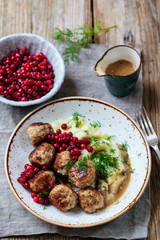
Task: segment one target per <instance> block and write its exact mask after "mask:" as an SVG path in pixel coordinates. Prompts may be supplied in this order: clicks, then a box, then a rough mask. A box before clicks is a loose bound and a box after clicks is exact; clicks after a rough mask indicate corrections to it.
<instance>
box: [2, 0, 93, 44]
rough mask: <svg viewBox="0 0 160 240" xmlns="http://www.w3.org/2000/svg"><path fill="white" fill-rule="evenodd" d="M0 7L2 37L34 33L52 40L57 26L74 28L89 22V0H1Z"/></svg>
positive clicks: (90, 18) (90, 19)
mask: <svg viewBox="0 0 160 240" xmlns="http://www.w3.org/2000/svg"><path fill="white" fill-rule="evenodd" d="M0 9H1V16H0V19H1V23H0V24H1V29H0V36H1V37H3V36H6V35H9V34H13V33H34V34H38V35H40V36H42V37H44V38H46V39H49V40H52V37H51V34H52V33H53V31H54V29H55V28H56V27H59V28H61V29H65V28H66V27H69V28H71V29H73V28H75V27H77V26H81V25H82V24H84V23H89V24H91V23H92V16H91V6H90V0H87V1H85V0H78V1H77V0H73V1H70V0H66V1H64V0H59V1H56V0H36V1H32V0H23V1H22V0H9V1H6V0H1V1H0ZM75 19H76V21H75Z"/></svg>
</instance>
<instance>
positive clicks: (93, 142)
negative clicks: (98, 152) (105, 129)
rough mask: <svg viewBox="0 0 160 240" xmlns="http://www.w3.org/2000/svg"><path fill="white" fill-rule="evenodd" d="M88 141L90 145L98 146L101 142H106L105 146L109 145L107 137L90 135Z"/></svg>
mask: <svg viewBox="0 0 160 240" xmlns="http://www.w3.org/2000/svg"><path fill="white" fill-rule="evenodd" d="M90 141H91V145H92V147H99V146H100V145H102V144H106V145H107V146H109V145H110V143H109V142H108V141H109V140H108V138H105V139H101V138H98V137H94V136H92V137H91V138H90Z"/></svg>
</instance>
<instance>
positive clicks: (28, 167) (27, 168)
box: [24, 164, 32, 171]
mask: <svg viewBox="0 0 160 240" xmlns="http://www.w3.org/2000/svg"><path fill="white" fill-rule="evenodd" d="M24 168H25V169H26V171H29V170H31V169H32V166H31V165H29V164H26V165H25V166H24Z"/></svg>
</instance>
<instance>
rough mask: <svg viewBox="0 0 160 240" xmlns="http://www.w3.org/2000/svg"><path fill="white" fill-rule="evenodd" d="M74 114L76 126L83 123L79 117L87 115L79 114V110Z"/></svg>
mask: <svg viewBox="0 0 160 240" xmlns="http://www.w3.org/2000/svg"><path fill="white" fill-rule="evenodd" d="M72 116H73V118H72V120H73V121H75V127H79V126H80V125H81V123H82V122H81V121H80V119H79V117H81V118H84V117H85V116H83V115H81V114H79V113H78V112H75V113H73V114H72Z"/></svg>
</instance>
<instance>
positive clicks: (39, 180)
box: [28, 170, 55, 192]
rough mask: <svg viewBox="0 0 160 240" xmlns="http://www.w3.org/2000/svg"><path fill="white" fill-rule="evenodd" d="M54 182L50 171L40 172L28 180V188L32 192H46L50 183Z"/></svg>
mask: <svg viewBox="0 0 160 240" xmlns="http://www.w3.org/2000/svg"><path fill="white" fill-rule="evenodd" d="M52 181H55V176H54V173H53V172H51V171H43V170H42V171H40V172H38V173H37V174H36V175H34V177H33V178H32V179H30V180H29V181H28V182H29V187H30V189H31V190H32V191H34V192H43V191H47V186H48V185H49V183H50V182H52Z"/></svg>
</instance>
